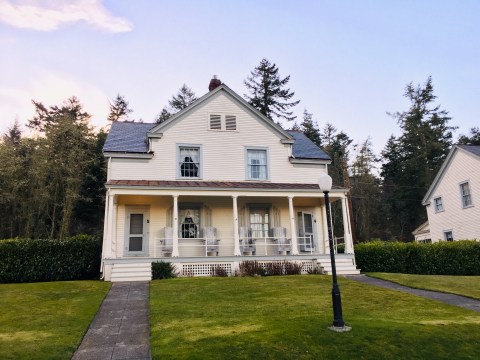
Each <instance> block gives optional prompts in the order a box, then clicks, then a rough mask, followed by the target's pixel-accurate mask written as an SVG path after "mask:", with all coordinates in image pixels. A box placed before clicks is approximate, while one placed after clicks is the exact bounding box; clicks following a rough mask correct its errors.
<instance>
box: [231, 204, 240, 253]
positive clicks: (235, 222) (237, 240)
mask: <svg viewBox="0 0 480 360" xmlns="http://www.w3.org/2000/svg"><path fill="white" fill-rule="evenodd" d="M232 199H233V242H234V248H233V255H235V256H240V255H241V253H240V236H239V234H238V206H237V196H236V195H234V196H232Z"/></svg>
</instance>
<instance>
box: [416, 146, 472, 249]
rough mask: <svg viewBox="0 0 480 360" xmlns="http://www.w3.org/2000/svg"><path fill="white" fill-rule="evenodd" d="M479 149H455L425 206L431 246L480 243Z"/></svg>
mask: <svg viewBox="0 0 480 360" xmlns="http://www.w3.org/2000/svg"><path fill="white" fill-rule="evenodd" d="M478 201H480V146H474V145H454V146H453V147H452V149H451V150H450V152H449V154H448V155H447V158H446V159H445V162H444V163H443V165H442V167H441V168H440V171H439V172H438V174H437V176H436V177H435V179H434V180H433V183H432V185H431V186H430V188H429V190H428V192H427V194H426V195H425V197H424V198H423V201H422V204H423V205H425V206H426V208H427V215H428V226H429V228H430V234H429V235H428V236H427V237H428V238H429V239H431V241H432V242H437V241H442V240H444V241H454V240H474V239H476V240H479V239H480V206H479V205H480V204H479V203H478Z"/></svg>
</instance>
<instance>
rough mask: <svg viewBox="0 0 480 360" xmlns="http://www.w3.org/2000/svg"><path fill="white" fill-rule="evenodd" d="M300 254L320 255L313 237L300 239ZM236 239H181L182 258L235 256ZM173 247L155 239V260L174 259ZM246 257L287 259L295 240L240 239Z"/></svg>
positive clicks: (272, 238)
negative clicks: (280, 257)
mask: <svg viewBox="0 0 480 360" xmlns="http://www.w3.org/2000/svg"><path fill="white" fill-rule="evenodd" d="M297 246H298V251H299V254H300V255H308V254H319V251H318V245H317V244H316V243H315V241H314V239H313V236H311V235H310V236H304V237H297ZM234 251H235V245H234V238H233V237H232V238H222V239H216V240H215V241H214V242H212V240H211V239H210V240H207V239H206V238H179V239H178V252H179V256H180V257H210V256H234ZM172 252H173V244H172V241H171V239H169V238H155V240H154V248H153V257H154V258H162V257H172ZM240 252H241V255H242V256H283V255H289V254H291V253H292V245H291V239H286V241H282V242H279V241H278V239H277V238H274V237H263V238H252V239H248V240H246V241H245V242H244V241H243V240H240Z"/></svg>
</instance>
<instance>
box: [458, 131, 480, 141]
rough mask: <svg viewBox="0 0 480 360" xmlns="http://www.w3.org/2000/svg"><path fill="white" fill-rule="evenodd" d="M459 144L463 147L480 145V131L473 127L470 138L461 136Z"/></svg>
mask: <svg viewBox="0 0 480 360" xmlns="http://www.w3.org/2000/svg"><path fill="white" fill-rule="evenodd" d="M458 143H459V144H461V145H480V129H479V128H478V127H473V128H471V129H470V136H467V135H460V137H459V138H458Z"/></svg>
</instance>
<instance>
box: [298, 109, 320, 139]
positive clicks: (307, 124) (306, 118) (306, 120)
mask: <svg viewBox="0 0 480 360" xmlns="http://www.w3.org/2000/svg"><path fill="white" fill-rule="evenodd" d="M300 126H301V130H302V131H303V133H304V134H305V136H306V137H308V138H309V139H310V140H312V142H313V143H314V144H315V145H317V146H321V139H320V130H319V129H318V123H317V122H316V121H313V114H312V113H309V112H308V111H307V109H305V110H303V121H302V123H301V124H300Z"/></svg>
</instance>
